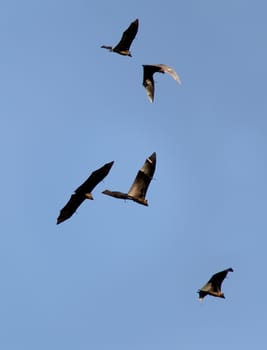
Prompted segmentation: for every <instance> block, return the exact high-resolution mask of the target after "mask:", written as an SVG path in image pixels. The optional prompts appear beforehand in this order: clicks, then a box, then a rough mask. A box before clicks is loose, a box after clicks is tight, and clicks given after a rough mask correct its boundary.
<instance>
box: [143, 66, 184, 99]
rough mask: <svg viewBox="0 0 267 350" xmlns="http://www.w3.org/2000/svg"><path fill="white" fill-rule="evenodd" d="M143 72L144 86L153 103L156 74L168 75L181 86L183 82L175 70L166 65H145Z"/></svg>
mask: <svg viewBox="0 0 267 350" xmlns="http://www.w3.org/2000/svg"><path fill="white" fill-rule="evenodd" d="M143 70H144V72H143V86H144V87H145V89H146V93H147V96H148V99H149V101H150V102H151V103H152V102H153V101H154V92H155V83H154V78H153V74H154V73H163V74H164V73H168V74H170V76H172V77H173V79H174V80H176V81H177V82H178V83H179V84H181V80H180V78H179V76H178V75H177V73H176V72H175V70H174V69H173V68H171V67H169V66H166V64H144V65H143Z"/></svg>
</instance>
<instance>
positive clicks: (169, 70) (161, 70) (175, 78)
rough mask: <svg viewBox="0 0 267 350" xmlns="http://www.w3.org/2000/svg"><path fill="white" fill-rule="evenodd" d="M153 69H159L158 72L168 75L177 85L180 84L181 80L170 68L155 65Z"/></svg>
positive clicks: (163, 65)
mask: <svg viewBox="0 0 267 350" xmlns="http://www.w3.org/2000/svg"><path fill="white" fill-rule="evenodd" d="M154 67H157V68H159V69H160V72H162V73H168V74H169V75H170V76H171V77H173V79H174V80H176V81H177V82H178V83H179V84H181V80H180V78H179V76H178V74H177V73H176V71H175V70H174V69H173V68H172V67H170V66H167V65H166V64H155V65H154Z"/></svg>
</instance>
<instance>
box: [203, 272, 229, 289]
mask: <svg viewBox="0 0 267 350" xmlns="http://www.w3.org/2000/svg"><path fill="white" fill-rule="evenodd" d="M229 271H231V272H233V269H232V268H229V269H226V270H223V271H221V272H217V273H215V274H214V275H213V276H212V277H211V279H210V280H209V281H208V283H207V284H211V286H212V288H213V289H214V290H215V291H220V290H221V287H222V283H223V280H224V279H225V277H226V276H227V273H228V272H229Z"/></svg>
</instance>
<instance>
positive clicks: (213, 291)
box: [198, 267, 234, 301]
mask: <svg viewBox="0 0 267 350" xmlns="http://www.w3.org/2000/svg"><path fill="white" fill-rule="evenodd" d="M233 271H234V270H233V269H232V268H231V267H230V268H229V269H226V270H223V271H221V272H217V273H215V274H214V275H213V276H212V277H211V279H210V280H209V281H208V283H206V284H205V285H204V286H203V287H202V288H201V289H200V290H199V291H198V293H199V300H200V301H202V300H203V299H204V298H205V296H206V295H212V296H214V297H218V298H224V299H225V296H224V294H223V293H222V291H221V287H222V283H223V280H224V279H225V277H226V276H227V273H228V272H233Z"/></svg>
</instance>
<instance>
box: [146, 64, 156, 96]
mask: <svg viewBox="0 0 267 350" xmlns="http://www.w3.org/2000/svg"><path fill="white" fill-rule="evenodd" d="M156 71H157V70H155V69H154V67H153V66H151V65H147V64H143V86H144V87H145V89H146V94H147V97H148V99H149V101H150V102H153V101H154V91H155V85H154V79H153V74H154V73H155V72H156Z"/></svg>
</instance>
